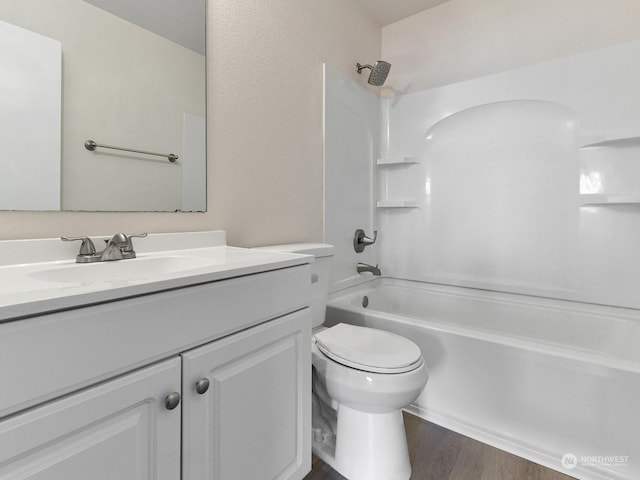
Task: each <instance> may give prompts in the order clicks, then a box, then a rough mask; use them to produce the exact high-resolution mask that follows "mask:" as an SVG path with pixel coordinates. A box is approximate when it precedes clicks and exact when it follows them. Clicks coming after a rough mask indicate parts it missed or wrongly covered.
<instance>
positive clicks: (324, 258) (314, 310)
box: [256, 243, 335, 328]
mask: <svg viewBox="0 0 640 480" xmlns="http://www.w3.org/2000/svg"><path fill="white" fill-rule="evenodd" d="M256 249H259V250H275V251H278V252H286V253H299V254H304V255H313V256H314V257H315V260H314V261H313V262H312V263H311V321H312V326H313V327H314V328H315V327H319V326H320V325H322V324H323V323H324V314H325V310H326V308H327V298H328V297H329V280H330V279H331V260H332V259H333V253H334V251H335V247H334V246H333V245H329V244H328V243H287V244H284V245H268V246H264V247H256Z"/></svg>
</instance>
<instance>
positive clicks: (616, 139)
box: [580, 135, 640, 148]
mask: <svg viewBox="0 0 640 480" xmlns="http://www.w3.org/2000/svg"><path fill="white" fill-rule="evenodd" d="M580 143H581V145H580V148H597V147H611V148H612V147H640V136H622V135H601V136H591V137H583V138H582V141H581V142H580Z"/></svg>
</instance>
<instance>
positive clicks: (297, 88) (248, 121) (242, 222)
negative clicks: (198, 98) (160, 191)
mask: <svg viewBox="0 0 640 480" xmlns="http://www.w3.org/2000/svg"><path fill="white" fill-rule="evenodd" d="M210 6H211V7H212V8H211V10H210V20H211V23H210V27H211V29H210V34H211V43H210V46H211V49H210V50H209V52H210V54H211V55H212V58H214V59H215V68H213V69H212V70H211V73H212V76H211V77H210V83H209V86H210V92H211V95H210V99H211V100H212V102H211V103H210V106H211V109H210V111H209V113H210V116H209V121H210V125H209V131H210V132H213V136H212V137H211V138H210V141H211V143H210V145H211V146H210V150H209V153H210V154H212V159H210V161H209V165H210V167H211V172H210V176H209V179H210V183H209V190H208V191H209V202H210V203H209V204H210V205H211V206H212V208H213V210H214V215H213V218H214V219H215V221H216V222H217V223H218V224H219V225H221V226H223V227H224V228H226V229H227V230H228V231H229V239H230V242H231V243H235V244H242V245H246V246H254V245H259V244H277V243H286V242H291V241H320V240H322V238H323V231H322V221H323V135H322V127H323V124H322V108H323V105H322V88H323V78H322V64H323V63H324V62H326V63H327V64H328V65H329V66H330V67H331V68H333V69H335V70H337V71H338V72H341V73H343V74H345V75H346V76H347V77H348V78H351V79H353V80H354V81H359V82H363V79H362V78H361V76H359V75H358V74H357V73H356V71H355V64H356V62H358V61H360V62H362V61H363V60H367V61H372V60H375V59H377V57H378V56H379V55H380V28H379V27H378V26H377V25H376V24H375V23H373V21H371V20H368V18H366V17H364V16H363V15H362V14H361V13H360V11H359V10H358V9H357V7H356V5H355V4H354V3H353V2H350V1H344V0H327V1H321V2H318V1H316V0H302V1H300V0H269V1H268V2H255V1H252V0H239V1H234V2H222V1H221V2H215V1H214V2H212V3H211V4H210ZM364 82H366V78H365V79H364Z"/></svg>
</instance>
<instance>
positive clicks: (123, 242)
mask: <svg viewBox="0 0 640 480" xmlns="http://www.w3.org/2000/svg"><path fill="white" fill-rule="evenodd" d="M146 236H147V234H146V233H142V234H140V235H127V234H125V233H116V234H115V235H114V236H113V237H111V238H110V239H109V240H105V242H106V246H105V248H104V250H103V251H102V252H99V253H98V252H96V247H95V245H94V244H93V241H92V240H91V239H90V238H89V237H64V236H63V237H60V239H61V240H64V241H65V242H71V241H74V240H80V241H82V245H80V251H79V252H78V255H76V263H95V262H111V261H114V260H126V259H129V258H136V252H135V250H134V249H133V242H132V241H131V239H132V238H134V237H139V238H143V237H146Z"/></svg>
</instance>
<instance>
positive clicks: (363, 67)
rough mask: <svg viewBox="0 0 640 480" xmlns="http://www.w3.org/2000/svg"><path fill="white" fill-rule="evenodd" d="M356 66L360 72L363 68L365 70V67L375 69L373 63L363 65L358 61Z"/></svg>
mask: <svg viewBox="0 0 640 480" xmlns="http://www.w3.org/2000/svg"><path fill="white" fill-rule="evenodd" d="M356 68H357V69H358V73H362V70H364V69H365V68H368V69H369V70H373V65H361V64H360V63H356Z"/></svg>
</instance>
